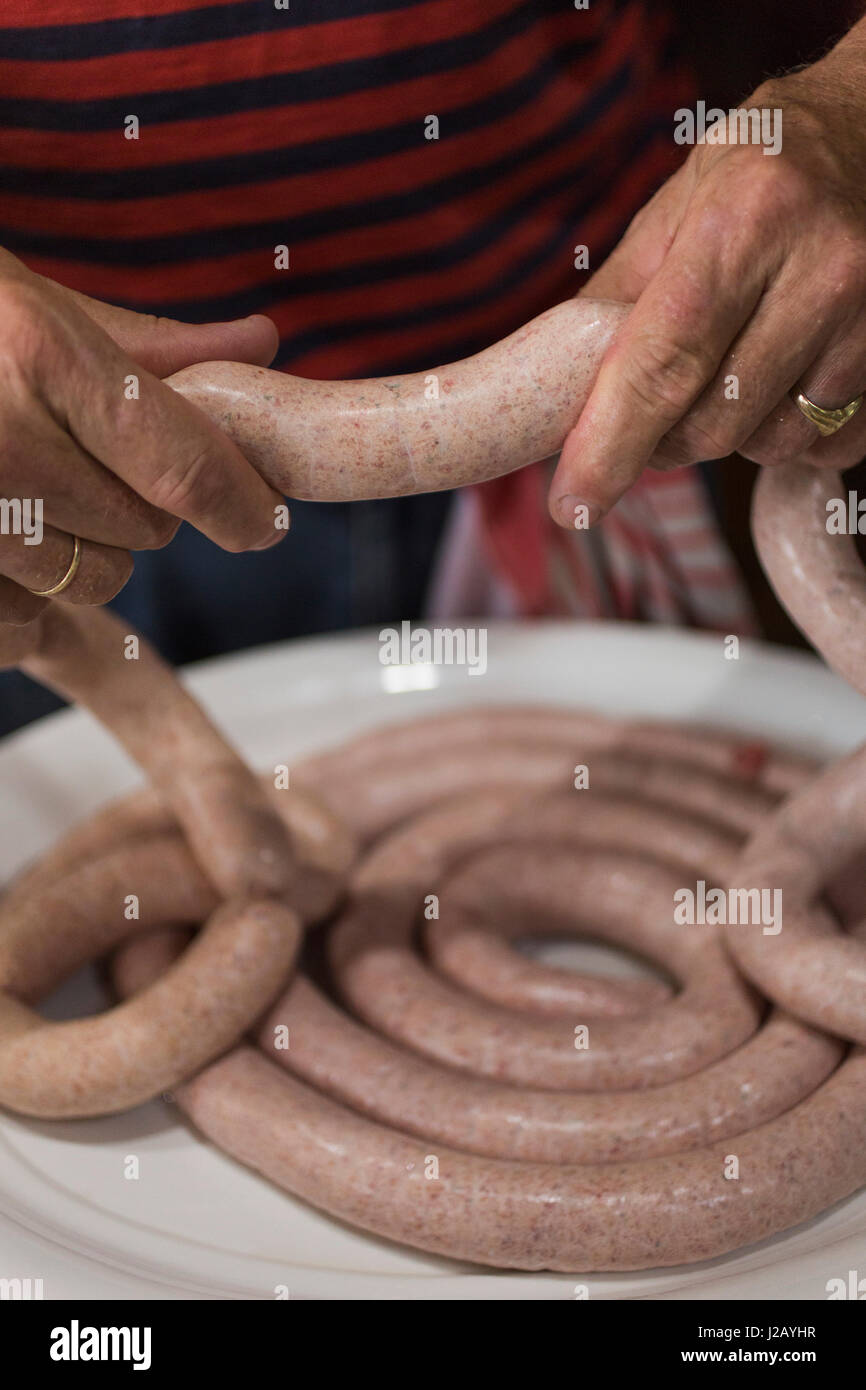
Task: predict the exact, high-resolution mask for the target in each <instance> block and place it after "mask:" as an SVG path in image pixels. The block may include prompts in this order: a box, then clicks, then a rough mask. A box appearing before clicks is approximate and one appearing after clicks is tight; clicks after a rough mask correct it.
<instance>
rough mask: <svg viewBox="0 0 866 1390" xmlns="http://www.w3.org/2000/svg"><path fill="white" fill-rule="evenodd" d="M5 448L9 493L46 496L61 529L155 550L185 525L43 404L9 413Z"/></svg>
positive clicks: (49, 515)
mask: <svg viewBox="0 0 866 1390" xmlns="http://www.w3.org/2000/svg"><path fill="white" fill-rule="evenodd" d="M8 405H9V402H8V401H7V407H8ZM0 451H2V457H3V487H4V491H5V494H6V496H7V497H22V498H23V497H29V498H31V499H34V500H35V499H36V498H39V499H42V514H43V519H44V521H45V522H46V523H47V524H48V525H50V526H53V527H55V528H56V529H57V530H58V531H66V532H68V533H69V534H70V535H74V536H80V537H81V539H82V540H90V541H96V542H98V543H99V544H102V545H114V546H119V547H123V548H125V549H128V550H153V549H156V548H158V547H160V546H164V545H167V544H168V542H169V541H170V540H171V539H172V537H173V536H174V534H175V532H176V531H177V528H178V526H179V525H180V523H179V521H178V520H177V518H176V517H173V516H169V515H168V513H166V512H162V511H159V510H158V508H156V507H154V506H151V504H150V503H149V502H146V501H145V500H144V498H143V497H139V496H138V494H137V493H136V492H133V490H132V488H131V487H129V486H128V485H127V484H126V483H125V482H123V481H122V480H121V479H120V478H117V477H115V475H114V474H113V473H110V472H109V471H108V469H106V468H103V466H102V464H101V463H99V462H97V460H96V459H94V458H93V457H92V456H91V455H90V454H88V453H87V452H85V450H83V449H81V448H80V447H79V445H78V444H77V443H76V442H75V440H74V439H72V438H71V436H70V435H69V434H68V432H67V431H66V430H63V429H61V428H60V426H59V425H58V424H57V422H56V421H55V420H54V419H53V418H52V417H51V415H50V414H49V412H48V410H46V409H45V408H44V407H43V406H42V405H41V404H39V405H37V407H36V408H35V409H34V408H33V407H32V406H31V408H29V409H22V410H21V411H14V413H12V414H11V415H10V416H7V419H6V420H5V421H4V428H3V431H2V436H0Z"/></svg>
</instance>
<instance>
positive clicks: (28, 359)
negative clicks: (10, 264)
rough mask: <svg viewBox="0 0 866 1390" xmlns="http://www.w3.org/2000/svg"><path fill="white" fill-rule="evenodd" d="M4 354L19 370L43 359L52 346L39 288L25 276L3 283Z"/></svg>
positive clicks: (7, 364)
mask: <svg viewBox="0 0 866 1390" xmlns="http://www.w3.org/2000/svg"><path fill="white" fill-rule="evenodd" d="M0 323H2V325H3V332H2V337H0V354H2V357H3V362H4V371H5V370H6V368H7V367H14V368H16V369H17V371H18V372H21V371H22V369H23V370H24V372H25V373H27V371H28V369H29V368H30V367H32V366H33V365H34V364H36V363H37V362H39V361H40V359H41V358H42V356H43V354H44V353H45V350H46V348H47V346H48V339H49V335H50V327H49V324H48V321H47V320H46V317H45V314H44V312H43V308H42V303H41V300H40V298H39V294H38V291H37V290H36V288H35V287H34V286H32V285H29V284H28V283H27V282H26V281H23V280H12V281H4V282H3V283H2V285H0Z"/></svg>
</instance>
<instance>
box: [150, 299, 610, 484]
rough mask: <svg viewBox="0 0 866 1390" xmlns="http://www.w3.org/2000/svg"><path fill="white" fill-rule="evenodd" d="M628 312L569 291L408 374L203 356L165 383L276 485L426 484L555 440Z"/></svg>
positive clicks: (524, 459) (483, 471) (468, 475)
mask: <svg viewBox="0 0 866 1390" xmlns="http://www.w3.org/2000/svg"><path fill="white" fill-rule="evenodd" d="M627 314H628V308H627V307H626V306H624V305H622V304H614V303H610V302H608V301H604V300H591V299H569V300H566V301H565V303H563V304H557V305H556V306H555V308H553V309H548V310H547V311H546V313H543V314H540V315H539V316H538V318H535V319H532V321H531V322H530V323H527V324H525V325H524V326H523V327H522V328H519V329H518V330H517V332H516V333H512V334H511V335H510V337H508V338H503V340H502V341H501V342H499V343H495V344H494V345H493V346H492V347H489V348H486V349H485V351H484V352H479V353H478V354H477V356H475V357H469V358H466V360H465V361H463V362H454V363H450V364H449V365H447V366H444V367H434V368H432V369H431V370H430V371H429V372H416V373H414V374H413V375H410V376H395V377H381V378H371V379H370V380H366V381H309V380H306V379H305V378H302V377H296V376H289V375H287V374H286V373H285V372H274V371H270V370H269V369H268V368H266V367H251V366H247V365H245V364H242V363H236V362H204V363H201V364H200V365H197V366H194V367H186V368H184V370H183V371H181V372H177V373H176V374H175V375H174V376H172V377H169V378H168V384H169V385H170V386H173V387H174V388H175V390H177V391H180V392H181V394H182V395H184V396H185V397H186V398H187V400H190V401H192V402H193V404H195V405H198V406H200V407H201V408H202V409H203V410H204V411H206V413H207V414H208V415H209V416H210V417H211V419H212V420H213V421H214V422H215V423H216V424H217V425H219V427H220V429H222V430H224V431H225V433H226V434H228V435H229V436H230V437H231V438H232V439H233V440H234V441H235V443H236V444H237V445H238V447H239V448H240V449H241V451H242V452H243V453H244V454H245V455H246V457H247V458H248V459H249V460H250V462H251V463H253V464H254V465H255V466H256V468H257V469H258V470H259V472H260V473H262V474H263V475H264V477H265V478H266V479H267V480H268V482H269V483H271V484H272V486H273V487H275V488H276V489H277V490H278V491H280V492H283V493H285V494H286V496H289V497H300V498H309V499H311V500H312V501H316V502H346V501H353V500H355V499H359V498H370V497H401V496H403V495H404V494H406V493H412V492H438V491H441V490H442V489H443V488H453V487H462V486H464V484H467V483H480V482H484V481H485V480H486V479H488V478H496V477H498V476H499V475H500V474H501V473H508V472H510V471H511V470H512V469H514V468H520V467H522V466H523V465H525V464H527V463H533V462H535V461H536V460H538V459H543V458H547V457H549V456H550V455H552V454H555V453H556V452H557V451H558V450H559V449H560V447H561V446H562V442H563V440H564V439H565V437H566V435H567V434H568V432H569V430H570V429H571V427H572V426H573V424H574V422H575V420H576V418H577V416H578V414H579V413H580V410H581V408H582V406H583V404H584V402H585V400H586V398H587V397H588V395H589V392H590V389H591V387H592V383H593V381H594V380H595V375H596V372H597V371H598V366H599V363H600V361H601V359H602V357H603V355H604V353H605V351H606V349H607V347H608V345H609V344H610V342H611V341H612V339H613V336H614V334H615V333H616V330H617V329H618V328H619V326H620V324H621V323H622V322H623V320H624V319H625V318H626V316H627Z"/></svg>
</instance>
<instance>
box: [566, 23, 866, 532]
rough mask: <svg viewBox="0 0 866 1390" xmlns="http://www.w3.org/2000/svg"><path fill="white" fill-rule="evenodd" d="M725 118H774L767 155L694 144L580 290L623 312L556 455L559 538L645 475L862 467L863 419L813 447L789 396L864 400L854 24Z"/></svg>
mask: <svg viewBox="0 0 866 1390" xmlns="http://www.w3.org/2000/svg"><path fill="white" fill-rule="evenodd" d="M740 107H753V108H755V107H756V108H759V109H769V110H771V111H772V110H776V109H780V110H781V111H782V144H781V151H780V153H778V154H775V155H769V154H764V152H763V148H762V146H761V145H759V144H701V145H698V146H696V147H695V149H694V150H693V151H692V153H691V154H690V156H689V158H688V160H687V161H686V163H685V164H684V165H683V167H682V168H681V169H680V170H678V172H677V173H676V174H675V175H674V176H673V178H671V179H670V180H669V181H668V182H667V183H666V184H665V185H664V186H663V187H662V188H661V189H660V191H659V192H658V193H657V194H656V196H655V197H654V198H653V199H652V200H651V201H650V202H649V203H648V204H647V206H646V207H645V208H644V209H642V211H641V212H640V213H639V214H638V216H637V217H636V218H635V219H634V221H633V223H632V224H631V226H630V227H629V229H628V231H627V233H626V235H625V237H624V239H623V241H622V242H621V243H620V245H619V246H618V247H617V249H616V251H615V252H614V253H613V255H612V256H611V257H610V258H609V259H608V260H607V262H606V263H605V264H604V265H603V266H602V267H601V268H600V270H599V271H598V272H597V274H596V275H595V276H593V278H592V279H591V280H590V281H589V283H588V284H587V286H586V287H585V289H584V291H583V293H584V294H587V295H590V296H592V297H593V298H596V299H619V300H623V301H625V302H630V303H635V306H636V307H635V309H634V310H633V312H632V314H631V315H630V317H629V319H628V321H627V323H626V324H625V326H624V328H623V330H622V332H621V333H620V334H619V336H618V337H617V339H616V341H615V343H614V344H613V345H612V347H611V349H610V351H609V352H608V354H607V356H606V358H605V360H604V362H603V364H602V367H601V371H600V372H599V375H598V379H597V381H596V384H595V387H594V389H593V392H592V395H591V396H590V399H589V401H588V403H587V405H586V407H585V409H584V411H583V413H582V415H581V417H580V420H579V422H578V424H577V426H576V428H575V429H574V430H573V431H572V433H571V435H570V436H569V437H568V439H567V440H566V443H565V446H564V448H563V451H562V456H561V459H560V462H559V465H558V467H557V470H556V474H555V476H554V479H553V483H552V485H551V491H550V508H551V512H552V514H553V516H554V518H555V519H556V520H557V521H559V522H560V523H561V524H562V525H564V526H567V527H571V526H573V525H574V516H575V506H576V504H578V503H583V504H584V505H586V506H588V507H589V509H590V517H591V519H592V520H596V519H597V518H598V517H599V516H600V515H603V514H604V513H605V512H607V511H608V510H609V509H610V508H611V507H612V506H613V505H614V503H615V502H617V501H618V499H619V498H620V497H621V496H622V494H623V493H624V492H625V491H626V490H627V489H628V488H629V487H630V486H631V485H632V483H634V482H635V481H636V479H637V478H638V477H639V476H640V474H641V472H642V471H643V469H644V468H645V467H646V466H647V465H648V464H649V465H651V466H653V467H657V468H671V467H679V466H682V465H684V464H689V463H695V462H697V461H698V460H701V459H713V458H724V457H726V456H727V455H728V454H730V453H733V452H735V451H738V452H739V453H741V454H743V455H745V456H746V457H747V458H750V459H753V460H755V462H757V463H760V464H768V465H772V464H776V463H782V462H789V461H790V462H793V461H796V462H802V463H809V464H813V465H816V466H819V467H822V466H824V467H828V468H836V469H843V468H847V467H849V466H850V465H852V464H853V463H856V462H857V461H858V460H859V459H861V458H862V457H863V455H864V454H866V406H864V408H863V409H862V411H861V412H860V414H858V415H856V416H854V417H853V419H852V420H851V422H850V423H849V424H846V425H845V426H844V428H843V429H841V430H840V431H839V432H838V434H835V435H833V436H831V437H829V438H822V437H821V435H820V434H819V432H818V430H817V428H816V426H815V425H814V424H812V423H810V421H808V420H807V419H806V418H805V417H804V416H803V415H802V414H801V412H800V410H799V409H798V408H797V406H796V405H795V403H794V401H793V400H792V399H791V397H790V395H789V392H790V391H791V389H792V387H795V386H796V387H797V389H798V390H802V391H803V392H804V393H805V394H806V395H807V396H808V397H809V398H810V399H811V400H812V401H814V402H815V403H816V404H818V405H821V406H825V407H837V406H843V405H845V404H847V403H848V402H849V401H851V400H852V399H853V398H854V397H856V396H858V395H859V394H860V393H861V392H862V391H864V390H866V21H863V22H862V23H861V24H859V25H857V26H856V28H855V29H854V30H852V31H851V33H850V34H849V35H848V37H847V38H846V39H845V40H844V41H843V42H842V43H841V44H840V45H838V46H837V48H836V49H834V50H833V52H831V53H830V54H828V55H827V57H826V58H824V59H822V61H821V62H819V63H817V64H815V65H814V66H813V67H812V68H809V69H806V70H804V71H801V72H797V73H794V74H791V75H790V76H788V77H784V78H781V79H777V80H774V81H771V82H768V83H766V84H764V85H763V86H762V87H760V88H759V89H758V91H757V92H755V94H754V95H753V96H752V97H751V98H749V100H748V101H744V102H741V103H740Z"/></svg>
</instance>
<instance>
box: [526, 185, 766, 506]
mask: <svg viewBox="0 0 866 1390" xmlns="http://www.w3.org/2000/svg"><path fill="white" fill-rule="evenodd" d="M767 277H768V268H767V266H766V264H765V263H764V262H763V260H762V258H761V257H760V256H759V254H758V253H757V251H756V249H755V244H754V235H753V232H752V228H751V226H750V219H748V218H746V219H744V220H743V221H742V222H741V221H739V220H736V221H734V220H731V218H729V217H728V216H727V215H725V214H723V213H720V212H719V210H718V208H717V207H715V208H714V207H712V205H711V206H710V208H709V209H708V210H706V211H704V210H703V209H702V208H694V206H692V208H690V210H689V212H688V213H687V215H686V217H685V219H684V220H683V223H682V225H681V226H680V229H679V231H678V232H677V235H676V237H675V239H674V242H673V245H672V247H671V250H670V253H669V254H668V256H667V258H666V260H665V262H664V264H663V266H662V268H661V270H660V271H659V272H658V274H657V275H656V276H655V277H654V278H653V280H652V281H651V282H650V284H649V285H648V286H647V288H646V290H645V291H644V293H643V295H642V296H641V298H640V299H639V300H638V303H637V305H636V306H635V308H634V310H633V311H632V313H631V315H630V316H629V318H628V320H627V321H626V323H625V324H624V325H623V328H622V330H621V331H620V333H619V334H618V336H617V338H616V339H615V341H614V342H613V344H612V345H611V347H610V348H609V350H608V352H607V354H606V356H605V358H604V361H603V362H602V366H601V369H600V371H599V374H598V377H597V379H596V382H595V386H594V387H593V391H592V394H591V396H590V398H589V401H588V402H587V405H586V406H585V408H584V410H583V413H582V415H581V417H580V419H579V421H578V423H577V426H576V428H575V429H574V430H573V431H572V432H571V434H570V435H569V437H568V439H567V440H566V442H565V445H564V446H563V450H562V454H561V456H560V461H559V464H558V467H557V469H556V473H555V475H554V479H553V483H552V485H551V492H550V497H551V512H552V514H553V517H554V519H555V520H556V521H558V522H559V523H560V525H563V526H569V527H571V526H573V525H574V524H575V516H576V513H575V507H576V506H580V505H584V506H586V508H587V515H588V516H589V518H590V520H594V519H596V518H597V517H598V516H599V515H600V514H604V513H605V512H606V511H608V510H609V509H610V507H611V506H613V504H614V503H615V502H616V501H617V500H618V499H619V498H620V497H621V496H622V494H623V493H624V492H625V491H627V489H628V488H629V487H630V486H631V485H632V483H633V482H635V480H636V479H637V478H638V477H639V476H640V474H641V472H642V471H643V468H644V467H645V465H646V464H647V462H648V461H649V459H650V457H651V456H652V454H653V453H654V452H655V450H656V448H657V446H658V443H659V441H660V439H661V438H662V437H663V436H664V435H665V434H667V432H668V431H669V430H670V429H672V428H673V426H674V425H675V424H676V423H677V422H678V421H679V420H680V419H681V418H682V416H683V415H685V413H686V412H687V410H688V409H689V408H690V407H691V406H692V405H693V404H694V402H695V401H696V400H697V398H698V396H699V395H700V394H701V392H702V391H703V390H704V388H705V387H706V385H707V384H708V382H709V381H711V380H712V378H713V377H714V376H715V374H716V372H717V371H718V368H719V363H720V362H721V360H722V358H723V356H724V354H725V352H726V351H727V350H728V348H729V347H730V344H731V342H732V340H733V339H734V337H735V336H736V334H737V333H738V331H739V330H740V329H741V327H742V325H743V324H744V323H745V321H746V320H747V319H748V318H749V316H750V315H751V313H752V311H753V310H754V308H755V305H756V304H757V303H758V302H759V300H760V298H761V295H762V293H763V291H764V287H765V284H766V282H767Z"/></svg>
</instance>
